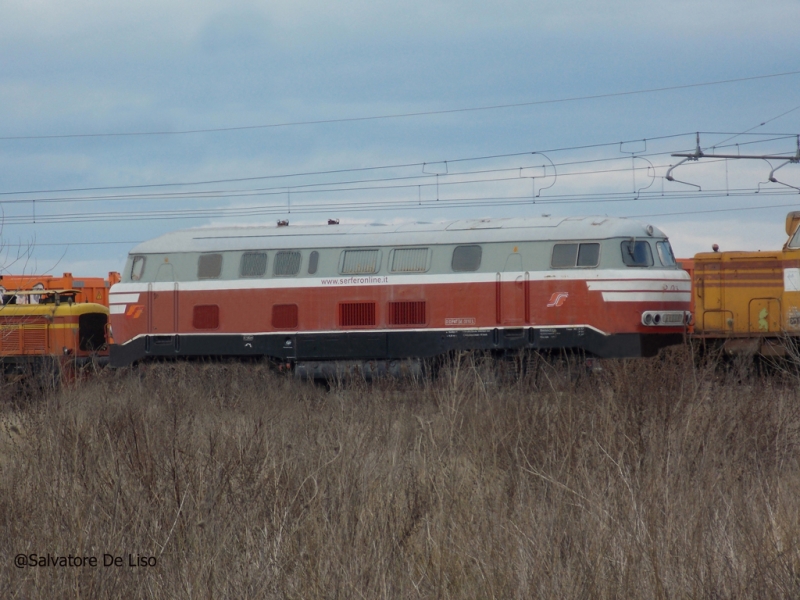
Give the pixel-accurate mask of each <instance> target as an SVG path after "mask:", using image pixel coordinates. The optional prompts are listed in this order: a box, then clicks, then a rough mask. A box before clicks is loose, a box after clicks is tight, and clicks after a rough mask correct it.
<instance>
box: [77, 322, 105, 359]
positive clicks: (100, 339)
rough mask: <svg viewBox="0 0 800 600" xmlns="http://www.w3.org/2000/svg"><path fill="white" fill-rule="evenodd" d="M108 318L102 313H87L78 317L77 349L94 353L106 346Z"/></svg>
mask: <svg viewBox="0 0 800 600" xmlns="http://www.w3.org/2000/svg"><path fill="white" fill-rule="evenodd" d="M107 323H108V317H107V316H106V315H105V314H103V313H87V314H85V315H81V316H79V317H78V348H79V349H80V350H82V351H84V352H96V351H97V350H102V349H103V348H104V347H105V345H106V324H107Z"/></svg>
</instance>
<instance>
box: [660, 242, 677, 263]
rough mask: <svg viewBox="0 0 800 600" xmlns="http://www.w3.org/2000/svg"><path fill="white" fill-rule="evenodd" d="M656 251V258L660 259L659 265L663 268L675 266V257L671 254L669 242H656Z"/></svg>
mask: <svg viewBox="0 0 800 600" xmlns="http://www.w3.org/2000/svg"><path fill="white" fill-rule="evenodd" d="M656 250H658V258H660V259H661V264H662V265H664V266H665V267H674V266H675V264H676V263H675V255H674V254H673V253H672V246H670V245H669V242H656Z"/></svg>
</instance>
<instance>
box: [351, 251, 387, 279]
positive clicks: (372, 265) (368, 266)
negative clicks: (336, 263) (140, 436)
mask: <svg viewBox="0 0 800 600" xmlns="http://www.w3.org/2000/svg"><path fill="white" fill-rule="evenodd" d="M379 261H380V251H379V250H345V251H344V262H343V263H342V273H343V274H345V275H357V274H360V273H377V272H378V270H379V269H380V262H379Z"/></svg>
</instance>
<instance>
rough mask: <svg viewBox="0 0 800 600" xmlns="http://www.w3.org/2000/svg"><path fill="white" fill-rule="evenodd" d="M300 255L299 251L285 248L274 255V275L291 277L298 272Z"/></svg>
mask: <svg viewBox="0 0 800 600" xmlns="http://www.w3.org/2000/svg"><path fill="white" fill-rule="evenodd" d="M301 261H302V256H301V255H300V253H299V252H295V251H293V250H285V251H283V252H278V253H277V254H276V255H275V264H274V265H273V266H272V274H273V275H275V276H276V277H291V276H292V275H297V274H298V273H299V272H300V262H301Z"/></svg>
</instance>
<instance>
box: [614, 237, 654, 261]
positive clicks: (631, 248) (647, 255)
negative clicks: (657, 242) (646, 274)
mask: <svg viewBox="0 0 800 600" xmlns="http://www.w3.org/2000/svg"><path fill="white" fill-rule="evenodd" d="M621 246H622V262H624V263H625V264H626V265H627V266H629V267H651V266H653V252H652V251H651V250H650V244H648V243H647V242H646V241H644V240H640V241H637V240H635V239H631V240H625V241H624V242H622V244H621Z"/></svg>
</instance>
